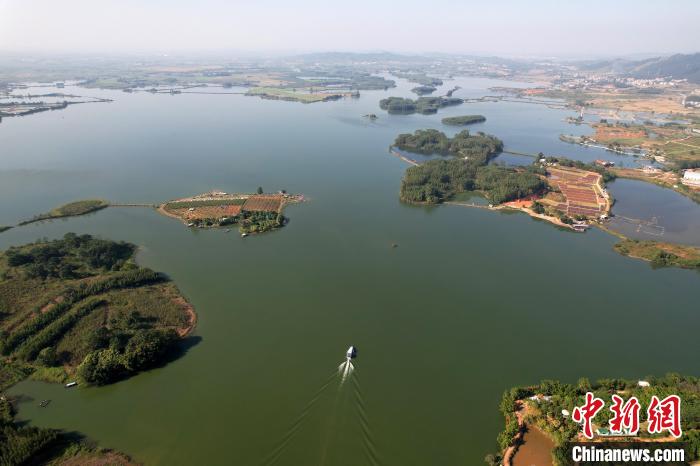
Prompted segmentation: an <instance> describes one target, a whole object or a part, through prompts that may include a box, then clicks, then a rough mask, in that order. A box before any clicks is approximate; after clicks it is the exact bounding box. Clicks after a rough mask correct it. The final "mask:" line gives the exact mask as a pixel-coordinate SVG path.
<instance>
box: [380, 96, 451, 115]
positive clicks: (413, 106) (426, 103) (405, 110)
mask: <svg viewBox="0 0 700 466" xmlns="http://www.w3.org/2000/svg"><path fill="white" fill-rule="evenodd" d="M462 103H464V100H463V99H458V98H456V97H419V98H418V99H416V100H412V99H406V98H403V97H388V98H386V99H382V100H380V101H379V108H381V109H382V110H386V111H387V112H389V113H391V114H397V115H410V114H412V113H421V114H423V115H432V114H434V113H437V111H438V109H440V108H442V107H448V106H452V105H459V104H462Z"/></svg>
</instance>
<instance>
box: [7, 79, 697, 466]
mask: <svg viewBox="0 0 700 466" xmlns="http://www.w3.org/2000/svg"><path fill="white" fill-rule="evenodd" d="M453 84H454V83H452V82H448V83H446V86H445V87H451V86H452V85H453ZM458 84H460V85H461V86H462V87H463V89H462V90H460V91H458V93H456V94H455V95H458V96H463V97H464V96H479V95H486V94H489V93H490V92H489V91H488V90H487V88H488V87H490V86H498V85H502V84H503V83H502V82H499V81H492V80H480V79H463V80H460V81H459V82H458ZM411 87H413V85H412V84H409V83H405V82H401V83H400V88H399V89H394V90H389V91H387V92H384V91H376V92H363V93H362V97H361V98H359V99H354V100H352V99H348V100H341V101H337V102H328V103H319V104H312V105H302V104H298V103H290V102H279V101H268V100H259V99H257V98H251V97H244V96H239V95H227V96H213V95H197V94H181V95H176V96H170V95H152V94H147V93H135V94H126V93H122V92H110V91H97V90H82V89H71V91H73V90H75V91H76V92H75V93H76V94H83V95H94V96H105V97H111V98H113V99H114V102H112V103H109V104H86V105H76V106H72V107H69V108H68V109H66V110H63V111H59V112H47V113H41V114H36V115H33V116H31V117H27V118H16V119H7V118H6V119H3V121H2V123H1V124H0V151H1V152H0V154H1V157H2V168H1V170H0V224H12V223H15V222H17V221H18V220H21V219H24V218H27V217H31V216H32V215H34V214H36V213H39V212H44V211H46V210H48V209H50V208H52V207H55V206H57V205H60V204H61V203H64V202H67V201H71V200H75V199H81V198H87V197H103V198H106V199H109V200H112V201H118V202H161V201H164V200H167V199H173V198H177V197H181V196H185V195H189V194H194V193H199V192H203V191H207V190H210V189H221V190H224V191H229V192H236V191H241V192H246V191H253V190H255V189H256V188H257V187H258V186H263V188H265V189H266V190H268V191H276V190H278V189H286V190H288V191H289V192H295V193H304V194H305V195H306V196H307V197H308V198H309V202H307V203H305V204H302V205H295V206H291V207H290V208H289V209H288V211H287V212H286V214H287V215H288V216H289V217H290V218H291V221H290V223H289V225H288V226H287V227H285V228H284V229H283V230H281V231H278V232H274V233H271V234H266V235H262V236H258V237H249V238H246V239H241V238H240V237H239V236H238V235H235V234H226V233H225V232H224V231H193V230H189V229H187V228H185V227H184V226H183V225H182V224H180V223H179V222H178V221H176V220H173V219H170V218H166V217H162V216H160V215H158V214H156V213H155V212H154V211H152V210H150V209H142V208H111V209H106V210H103V211H100V212H98V213H96V214H93V215H89V216H85V217H80V218H74V219H67V220H60V221H53V222H45V223H41V224H33V225H30V226H27V227H24V228H16V229H13V230H10V231H8V232H6V233H3V234H1V235H0V248H3V249H4V248H6V247H7V246H10V245H13V244H22V243H26V242H28V241H32V240H35V239H37V238H42V237H49V238H53V237H59V236H61V235H63V234H64V233H65V232H69V231H75V232H79V233H91V234H96V235H100V236H103V237H108V238H113V239H120V240H126V241H130V242H133V243H136V244H137V245H139V246H140V252H139V256H138V259H139V261H140V263H142V264H143V265H146V266H149V267H152V268H154V269H156V270H160V271H163V272H166V273H168V274H169V275H170V276H171V277H172V278H173V279H174V280H175V282H176V283H177V284H178V286H179V287H180V288H181V290H182V292H183V293H184V294H185V295H186V296H187V298H188V299H189V300H190V301H191V302H192V303H193V304H194V305H195V307H196V308H197V311H198V313H199V324H198V328H197V330H196V332H195V337H196V339H193V340H192V344H191V345H190V347H189V349H188V351H187V354H186V355H185V356H184V357H182V358H180V359H178V360H177V361H175V362H173V363H171V364H169V365H168V366H166V367H164V368H161V369H157V370H153V371H150V372H148V373H144V374H141V375H139V376H137V377H133V378H131V379H129V380H127V381H124V382H121V383H118V384H115V385H112V386H109V387H103V388H79V389H77V390H65V389H64V388H62V387H61V386H59V385H50V384H44V383H38V382H31V381H26V382H23V383H20V384H19V385H17V386H15V387H14V388H13V389H12V390H11V393H13V394H23V395H26V398H25V400H27V401H25V402H23V403H21V404H20V405H19V418H20V419H22V420H26V421H29V422H30V423H31V424H34V425H40V426H50V427H57V428H63V429H67V430H74V431H78V432H81V433H83V434H85V435H86V436H88V437H89V438H91V439H94V440H96V441H97V442H99V444H100V445H101V446H103V447H107V448H114V449H117V450H121V451H124V452H126V453H128V454H130V455H133V457H134V458H135V459H137V460H138V461H142V462H145V463H146V464H159V465H190V464H208V465H218V464H221V465H226V464H237V465H271V464H276V465H293V466H299V465H313V464H316V465H353V466H357V465H360V464H367V465H379V464H381V465H402V466H403V465H427V464H431V465H455V464H470V465H471V464H481V461H482V459H483V457H484V455H485V454H486V453H489V452H492V451H495V449H496V448H497V446H496V441H495V438H496V435H497V433H498V432H499V430H500V429H501V427H502V424H503V421H502V419H501V416H500V414H499V413H498V402H499V400H500V397H501V394H502V392H503V390H505V389H507V388H509V387H510V386H513V385H522V384H531V383H535V382H537V381H539V380H540V379H542V378H554V379H562V380H564V381H568V382H573V381H575V380H577V379H578V378H579V377H581V376H586V377H589V378H591V379H595V378H599V377H630V378H634V377H643V376H645V375H647V374H663V373H665V372H668V371H678V372H684V373H690V374H697V369H698V365H697V360H698V346H697V328H698V326H699V325H700V314H698V313H697V312H695V311H694V309H695V308H696V304H697V286H698V283H699V282H698V280H699V279H700V276H699V275H698V274H697V273H695V272H691V271H686V270H678V269H663V270H653V269H652V268H651V267H649V265H648V264H647V263H644V262H642V261H637V260H631V259H629V258H625V257H622V256H620V255H618V254H616V253H615V252H614V251H613V250H612V246H613V244H614V243H615V241H616V240H615V238H614V237H612V236H610V235H607V234H605V233H603V232H601V231H598V230H593V231H590V232H588V233H586V234H575V233H570V232H566V231H562V230H559V229H556V228H553V227H552V226H551V225H549V224H546V223H543V222H540V221H535V220H532V219H531V218H529V217H527V216H525V215H522V214H503V213H496V212H490V211H486V210H481V209H469V208H464V207H459V206H441V207H437V208H435V207H434V208H422V207H411V206H407V205H403V204H401V203H400V202H399V200H398V190H399V184H400V179H401V176H402V173H403V172H404V170H405V169H406V167H407V165H406V164H405V163H404V162H403V161H401V160H399V159H398V158H396V157H393V156H391V155H390V154H389V153H388V151H387V148H388V146H389V145H390V144H391V142H392V141H393V139H394V137H395V136H396V134H397V133H400V132H409V131H414V130H415V129H419V128H424V127H432V128H441V125H440V118H442V117H444V116H450V115H459V114H467V113H481V114H483V115H485V116H486V117H487V119H488V120H487V122H486V123H484V124H480V125H477V126H475V127H473V128H474V130H477V129H479V130H483V131H486V132H489V133H493V134H495V135H497V136H499V137H501V138H502V139H503V140H504V141H505V145H506V147H509V148H513V149H516V150H520V151H528V152H539V151H543V152H545V153H546V154H561V155H568V156H570V157H572V158H580V159H583V160H591V159H595V158H600V157H601V152H596V151H595V150H591V149H585V148H582V147H579V146H573V145H569V144H564V143H561V142H560V141H559V140H558V135H559V134H560V133H562V132H570V131H573V130H575V128H574V127H570V126H569V125H567V124H566V123H564V122H563V119H564V118H565V117H566V116H569V115H571V114H572V113H571V112H566V111H561V110H552V109H548V108H546V107H543V106H539V105H528V104H520V103H509V102H501V103H479V104H467V105H463V106H460V107H452V108H447V109H444V110H441V111H440V112H439V113H438V114H437V115H432V116H424V115H407V116H389V115H387V114H386V113H385V112H383V111H381V110H379V108H378V101H379V99H380V98H383V97H386V96H389V95H405V96H408V95H409V91H408V90H409V89H410V88H411ZM366 113H376V114H378V116H379V119H378V120H377V121H376V122H370V121H368V120H366V119H363V118H362V115H364V114H366ZM444 129H445V130H446V131H448V132H450V133H452V132H454V131H455V130H456V129H454V128H444ZM582 130H583V129H582ZM606 158H610V157H606ZM617 183H619V182H617ZM620 186H621V185H620ZM616 197H618V198H619V200H620V205H621V206H622V204H623V202H628V201H623V196H621V195H620V194H619V193H616ZM629 202H635V200H634V199H631V200H630V201H629ZM393 243H396V244H398V247H396V248H392V247H391V246H392V244H393ZM652 339H653V340H654V341H656V342H660V343H659V344H657V345H655V346H654V348H653V350H652V349H651V348H648V347H647V346H646V344H647V343H646V342H648V341H650V340H652ZM351 344H353V345H356V346H357V347H358V348H359V355H358V357H357V359H356V360H355V361H354V366H355V370H354V372H353V373H352V374H350V375H349V376H348V378H347V379H346V380H345V382H344V383H341V379H340V378H339V376H338V375H337V370H338V365H339V364H340V363H341V362H342V361H343V359H344V354H345V350H346V349H347V347H348V346H349V345H351ZM42 399H51V400H53V401H52V403H51V405H50V406H49V407H48V408H39V407H38V406H37V404H38V402H37V400H42Z"/></svg>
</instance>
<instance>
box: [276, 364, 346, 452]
mask: <svg viewBox="0 0 700 466" xmlns="http://www.w3.org/2000/svg"><path fill="white" fill-rule="evenodd" d="M337 377H338V375H337V373H335V372H333V373H332V374H330V376H329V377H328V378H327V379H326V380H325V381H324V382H323V384H322V385H321V387H320V388H319V389H318V390H316V392H315V393H314V395H313V396H312V397H311V399H310V400H309V401H308V403H306V405H305V406H304V409H302V411H301V413H300V414H299V415H298V416H297V417H296V419H295V420H294V421H293V422H292V425H291V427H290V428H289V429H288V430H287V432H285V434H284V435H283V436H282V439H281V440H280V441H279V442H278V444H277V446H276V447H275V448H274V450H272V452H271V453H270V454H269V455H267V457H266V458H265V460H264V461H263V462H262V464H263V465H264V466H272V465H274V464H275V463H277V461H279V459H280V457H281V456H282V453H284V451H285V449H286V448H287V446H289V444H290V443H291V441H292V439H293V438H294V437H295V436H296V434H297V433H298V432H299V430H300V429H301V427H302V425H303V424H304V421H305V420H306V418H307V417H308V416H309V414H310V413H311V411H312V408H313V407H314V405H315V404H316V403H317V402H318V400H319V399H320V398H321V395H323V392H324V391H326V389H327V388H328V387H329V386H330V385H331V384H332V383H333V381H334V380H336V378H337Z"/></svg>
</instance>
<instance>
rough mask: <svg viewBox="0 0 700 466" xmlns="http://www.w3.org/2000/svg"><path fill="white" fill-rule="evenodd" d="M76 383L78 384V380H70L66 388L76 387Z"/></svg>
mask: <svg viewBox="0 0 700 466" xmlns="http://www.w3.org/2000/svg"><path fill="white" fill-rule="evenodd" d="M76 385H78V382H68V383H67V384H66V388H71V387H75V386H76Z"/></svg>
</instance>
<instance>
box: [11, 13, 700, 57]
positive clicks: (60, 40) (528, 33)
mask: <svg viewBox="0 0 700 466" xmlns="http://www.w3.org/2000/svg"><path fill="white" fill-rule="evenodd" d="M699 49H700V0H677V1H673V0H666V1H663V0H654V1H647V0H636V1H631V0H623V1H620V0H609V1H598V0H586V1H575V0H559V1H545V0H539V1H538V0H530V1H518V2H516V1H506V0H480V1H448V0H428V1H426V0H422V1H416V0H402V1H385V0H351V1H343V2H338V1H333V0H323V1H321V0H293V1H282V0H246V1H237V0H232V1H223V0H197V1H194V0H188V1H185V0H118V1H117V0H0V50H2V51H20V52H24V51H30V52H88V53H123V52H132V53H134V52H136V53H142V52H146V53H153V52H155V53H178V52H185V53H186V52H199V51H213V52H215V51H250V52H260V51H263V52H281V53H287V52H306V51H327V50H341V51H379V50H386V51H396V52H449V53H478V54H486V53H493V54H501V55H509V56H524V55H558V56H564V55H577V56H581V55H588V56H594V55H613V54H620V55H621V54H636V53H674V52H696V51H699Z"/></svg>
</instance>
